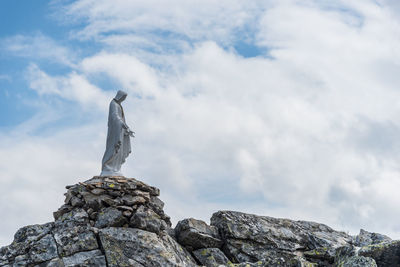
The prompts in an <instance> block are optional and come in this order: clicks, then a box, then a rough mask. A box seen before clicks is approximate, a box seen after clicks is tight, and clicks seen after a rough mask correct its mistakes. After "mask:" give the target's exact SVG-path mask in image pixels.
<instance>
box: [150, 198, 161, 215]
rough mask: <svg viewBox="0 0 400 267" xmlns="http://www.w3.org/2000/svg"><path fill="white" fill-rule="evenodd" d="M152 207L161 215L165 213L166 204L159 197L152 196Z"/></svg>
mask: <svg viewBox="0 0 400 267" xmlns="http://www.w3.org/2000/svg"><path fill="white" fill-rule="evenodd" d="M150 206H151V208H152V209H153V210H154V211H155V212H157V213H160V212H163V209H164V202H163V201H162V200H161V199H159V198H158V197H154V196H152V197H151V198H150Z"/></svg>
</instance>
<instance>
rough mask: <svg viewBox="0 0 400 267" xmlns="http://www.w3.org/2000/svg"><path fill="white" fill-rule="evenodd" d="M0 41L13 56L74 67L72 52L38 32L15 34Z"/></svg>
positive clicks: (2, 46) (3, 47)
mask: <svg viewBox="0 0 400 267" xmlns="http://www.w3.org/2000/svg"><path fill="white" fill-rule="evenodd" d="M1 41H2V45H1V46H0V47H1V48H2V49H3V50H5V51H8V53H10V54H13V55H14V56H18V57H27V58H32V59H42V60H46V61H48V62H52V63H61V64H64V65H67V66H69V67H74V64H75V60H76V59H75V56H74V53H72V51H71V50H70V49H68V48H67V47H65V46H62V45H60V44H59V43H57V42H56V41H55V40H53V39H52V38H50V37H49V36H46V35H43V34H42V33H40V32H39V33H36V34H33V35H15V36H12V37H8V38H4V39H2V40H1Z"/></svg>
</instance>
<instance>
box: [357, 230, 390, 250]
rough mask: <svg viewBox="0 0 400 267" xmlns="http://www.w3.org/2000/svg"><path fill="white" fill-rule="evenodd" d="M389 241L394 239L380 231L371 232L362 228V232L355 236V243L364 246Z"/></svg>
mask: <svg viewBox="0 0 400 267" xmlns="http://www.w3.org/2000/svg"><path fill="white" fill-rule="evenodd" d="M389 241H392V239H391V238H390V237H388V236H385V235H382V234H378V233H371V232H368V231H365V230H363V229H361V230H360V233H359V234H358V235H357V236H356V237H355V240H354V245H355V246H357V247H363V246H368V245H375V244H379V243H382V242H389Z"/></svg>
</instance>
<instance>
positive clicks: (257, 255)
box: [211, 211, 352, 262]
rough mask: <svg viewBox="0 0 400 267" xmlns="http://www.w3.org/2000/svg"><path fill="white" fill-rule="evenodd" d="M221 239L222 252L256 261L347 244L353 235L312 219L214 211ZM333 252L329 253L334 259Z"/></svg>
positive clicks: (212, 220)
mask: <svg viewBox="0 0 400 267" xmlns="http://www.w3.org/2000/svg"><path fill="white" fill-rule="evenodd" d="M211 225H213V226H215V227H217V228H218V229H219V232H220V234H221V237H222V239H223V241H224V245H223V251H224V252H225V254H226V255H227V256H228V258H230V259H231V260H232V261H234V262H246V261H247V262H256V261H260V260H264V259H269V258H271V257H279V256H280V254H282V253H283V252H284V253H292V254H293V255H294V254H298V253H300V252H301V251H310V250H315V249H320V248H326V247H329V248H337V247H340V246H344V245H348V244H349V243H350V242H351V240H352V238H351V237H350V236H349V235H347V234H345V233H343V232H337V231H334V230H333V229H332V228H330V227H328V226H326V225H324V224H318V223H314V222H307V221H292V220H288V219H277V218H271V217H266V216H256V215H252V214H246V213H241V212H233V211H219V212H216V213H214V214H213V216H212V218H211ZM333 256H334V255H332V258H333Z"/></svg>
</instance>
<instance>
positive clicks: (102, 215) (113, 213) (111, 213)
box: [95, 207, 128, 228]
mask: <svg viewBox="0 0 400 267" xmlns="http://www.w3.org/2000/svg"><path fill="white" fill-rule="evenodd" d="M127 222H128V221H127V219H126V218H125V217H124V215H123V214H122V212H121V211H120V210H118V209H116V208H113V207H109V208H103V209H102V210H101V211H100V212H99V214H98V215H97V220H96V223H95V227H97V228H104V227H112V226H115V227H118V226H123V225H124V224H126V223H127Z"/></svg>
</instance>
